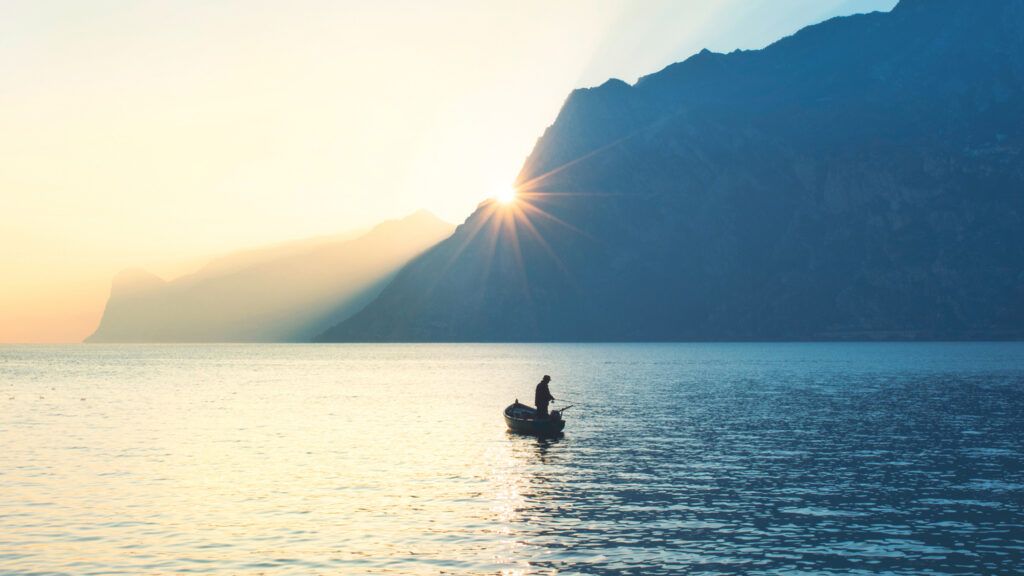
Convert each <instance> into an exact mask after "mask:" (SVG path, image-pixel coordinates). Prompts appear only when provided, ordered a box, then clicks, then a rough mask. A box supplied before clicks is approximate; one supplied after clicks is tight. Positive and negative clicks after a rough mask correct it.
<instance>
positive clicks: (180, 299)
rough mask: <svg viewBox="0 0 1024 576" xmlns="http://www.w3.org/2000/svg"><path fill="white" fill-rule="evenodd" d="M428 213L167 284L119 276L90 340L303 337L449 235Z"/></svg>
mask: <svg viewBox="0 0 1024 576" xmlns="http://www.w3.org/2000/svg"><path fill="white" fill-rule="evenodd" d="M452 228H453V226H452V225H450V224H448V223H446V222H442V221H441V220H438V219H437V218H436V217H435V216H433V215H431V214H430V213H428V212H418V213H416V214H413V215H412V216H409V217H407V218H404V219H402V220H395V221H389V222H384V223H382V224H380V225H378V226H377V227H375V228H373V229H372V230H370V231H369V232H366V233H364V234H363V235H361V236H358V237H356V238H350V237H349V235H340V236H332V237H325V238H314V239H311V240H303V241H298V242H291V243H287V244H283V245H279V246H274V247H270V248H264V249H258V250H248V251H244V252H239V253H236V254H233V255H230V256H227V257H224V258H219V259H216V260H214V261H212V262H210V263H209V264H208V265H207V266H205V267H203V268H202V269H201V270H200V271H199V272H197V273H195V274H191V275H188V276H183V277H181V278H178V279H176V280H173V281H170V282H165V281H163V280H161V279H160V278H157V277H156V276H153V275H152V274H148V273H146V272H144V271H141V270H129V271H126V272H122V273H121V274H119V275H118V276H117V277H116V278H115V279H114V282H113V287H112V289H111V294H110V299H109V300H108V302H107V307H106V309H105V310H104V313H103V318H102V319H101V321H100V325H99V328H97V329H96V332H95V333H93V334H92V336H90V337H89V338H88V339H87V341H88V342H251V341H264V342H278V341H303V340H309V339H310V338H312V337H313V336H315V335H316V334H319V333H320V332H322V331H323V330H325V329H326V328H328V327H329V326H331V325H333V324H334V323H336V322H338V321H339V320H342V319H344V318H346V317H347V316H349V315H351V314H352V313H353V312H355V311H356V310H358V309H359V308H361V307H362V306H364V305H366V303H367V302H368V301H369V300H371V299H372V298H373V297H374V296H375V295H376V294H377V293H378V292H379V291H380V290H381V288H383V286H384V285H385V284H386V283H387V281H388V280H389V279H390V278H391V276H393V275H394V273H395V272H396V271H397V270H398V269H399V268H401V267H402V265H404V264H405V263H407V262H409V260H410V259H412V258H413V257H415V256H416V255H418V254H420V253H421V252H423V251H424V250H426V249H427V248H429V247H430V246H432V245H434V244H436V243H437V242H439V241H441V240H443V239H444V238H445V237H446V236H448V235H450V234H451V232H452Z"/></svg>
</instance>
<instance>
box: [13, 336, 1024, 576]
mask: <svg viewBox="0 0 1024 576" xmlns="http://www.w3.org/2000/svg"><path fill="white" fill-rule="evenodd" d="M544 373H550V374H552V376H553V377H554V379H555V380H554V382H553V383H552V391H553V392H554V394H555V396H556V397H559V398H562V397H564V398H568V399H572V400H574V401H579V402H581V404H579V405H578V406H577V407H576V408H573V409H572V410H570V411H569V412H568V413H567V419H568V426H567V428H566V434H565V436H564V437H563V438H558V439H549V440H538V439H534V438H528V437H520V436H515V435H511V434H509V433H507V432H506V431H505V428H504V423H503V422H502V419H501V414H500V413H501V409H502V408H503V407H504V406H505V405H507V404H508V403H511V401H512V400H513V399H515V398H519V399H520V400H523V401H527V402H528V401H530V400H532V388H533V385H534V384H535V383H536V381H537V380H538V379H539V376H540V375H541V374H544ZM1022 392H1024V346H1022V345H1020V344H888V345H886V344H778V345H763V344H709V345H685V344H679V345H675V344H664V345H662V344H657V345H419V346H415V345H385V346H369V345H367V346H361V345H346V346H303V345H295V346H285V345H282V346H277V345H273V346H270V345H237V346H235V345H231V346H208V347H201V346H77V347H16V346H8V347H0V446H2V447H3V450H2V451H0V486H2V491H0V573H29V572H41V573H66V574H93V573H113V572H122V573H139V572H144V573H176V572H205V573H251V574H257V573H268V574H270V573H274V574H277V573H294V574H309V573H339V572H342V573H403V574H410V573H439V572H446V573H480V572H484V573H509V574H513V573H516V574H519V573H521V574H527V573H553V572H555V571H560V572H569V573H573V572H578V573H589V574H601V573H603V574H612V573H622V572H636V573H641V572H642V573H680V572H701V571H706V572H745V573H750V574H758V573H778V572H787V571H817V572H823V571H834V572H836V573H857V572H863V573H871V572H880V571H889V572H904V573H921V572H928V571H931V572H933V573H943V572H946V573H957V572H975V573H977V572H984V573H1013V572H1014V571H1015V570H1016V568H1017V567H1019V566H1020V565H1022V564H1024V511H1022V509H1021V505H1020V502H1021V501H1022V500H1024V434H1022V433H1021V429H1020V422H1022V421H1024V420H1022V417H1024V394H1022Z"/></svg>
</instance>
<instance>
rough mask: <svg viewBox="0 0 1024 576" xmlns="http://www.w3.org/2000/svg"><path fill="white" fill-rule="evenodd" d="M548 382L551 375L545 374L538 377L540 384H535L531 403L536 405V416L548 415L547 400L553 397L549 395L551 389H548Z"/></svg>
mask: <svg viewBox="0 0 1024 576" xmlns="http://www.w3.org/2000/svg"><path fill="white" fill-rule="evenodd" d="M548 382H551V376H548V375H546V374H545V375H544V377H543V378H541V379H540V384H537V391H536V392H534V395H533V403H534V404H536V405H537V418H547V417H548V402H551V401H552V400H554V399H555V397H554V396H552V395H551V390H548Z"/></svg>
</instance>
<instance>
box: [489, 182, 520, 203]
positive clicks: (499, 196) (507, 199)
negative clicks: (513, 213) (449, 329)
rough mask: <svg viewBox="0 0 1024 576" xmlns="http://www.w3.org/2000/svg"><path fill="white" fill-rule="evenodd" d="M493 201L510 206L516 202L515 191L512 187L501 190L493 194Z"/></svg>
mask: <svg viewBox="0 0 1024 576" xmlns="http://www.w3.org/2000/svg"><path fill="white" fill-rule="evenodd" d="M494 199H495V200H497V201H498V202H500V203H502V204H511V203H513V202H515V200H516V189H515V188H513V187H512V186H508V187H505V188H501V189H499V190H498V191H497V192H495V194H494Z"/></svg>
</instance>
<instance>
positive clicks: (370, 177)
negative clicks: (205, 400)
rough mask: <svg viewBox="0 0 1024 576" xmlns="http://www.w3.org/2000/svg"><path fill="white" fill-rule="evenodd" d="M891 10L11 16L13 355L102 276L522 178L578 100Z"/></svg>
mask: <svg viewBox="0 0 1024 576" xmlns="http://www.w3.org/2000/svg"><path fill="white" fill-rule="evenodd" d="M895 3H896V0H665V1H656V0H632V1H630V0H621V1H617V0H543V1H532V0H515V1H509V2H503V3H499V2H481V1H479V0H467V1H430V2H427V1H420V0H417V1H409V2H405V1H392V2H370V1H366V2H342V1H296V2H283V1H279V2H259V1H255V0H237V1H236V0H221V1H217V0H214V1H210V0H205V1H198V0H196V1H191V2H190V1H186V0H169V1H165V2H164V1H161V2H156V1H137V2H114V1H105V0H90V1H88V2H83V1H79V0H67V1H47V0H24V1H20V0H5V1H4V2H2V3H0V342H5V341H6V342H19V341H20V342H27V341H78V340H81V339H82V338H83V337H85V336H86V335H87V334H88V333H89V332H91V331H92V329H93V328H94V327H95V325H96V323H97V321H98V319H99V315H100V313H101V312H102V308H103V304H104V302H105V299H106V296H107V292H108V290H109V283H110V278H111V276H112V275H113V274H114V273H116V272H117V271H118V270H120V269H123V268H125V267H128V266H141V267H143V268H146V269H149V270H151V271H154V272H156V273H158V274H161V275H165V276H171V275H175V274H180V273H181V272H183V271H186V270H187V267H188V266H193V265H195V263H196V262H198V261H199V259H200V258H201V257H205V256H208V255H215V254H219V253H223V252H225V251H230V250H233V249H237V248H242V247H248V246H255V245H261V244H267V243H274V242H278V241H281V240H286V239H291V238H301V237H306V236H312V235H318V234H331V233H337V232H341V231H345V230H348V229H353V228H363V227H367V226H370V225H372V224H374V223H376V222H378V221H380V220H383V219H387V218H394V217H398V216H403V215H405V214H408V213H410V212H413V211H415V210H416V209H419V208H427V209H429V210H431V211H433V212H434V213H436V214H438V215H439V216H441V217H442V218H445V219H448V220H450V221H452V222H461V221H462V220H463V219H464V218H465V217H466V216H467V215H468V214H469V212H470V211H471V210H472V209H473V208H474V206H475V205H476V204H477V203H478V202H479V201H481V200H482V199H484V198H485V197H488V196H490V195H492V194H493V193H494V191H495V190H498V189H501V188H502V187H505V186H507V184H508V183H509V182H510V181H511V180H512V178H513V177H514V176H515V175H516V172H517V171H518V169H519V166H520V164H521V163H522V161H523V159H524V158H525V157H526V155H527V154H528V153H529V152H530V149H531V148H532V146H533V143H534V141H535V139H536V138H537V137H538V136H539V135H540V134H541V132H542V131H543V129H544V128H545V127H546V126H547V125H549V124H550V123H551V121H552V120H553V119H554V117H555V115H556V114H557V112H558V108H559V106H560V105H561V103H562V101H563V100H564V99H565V97H566V95H567V94H568V93H569V91H570V90H572V89H573V88H575V87H581V86H592V85H596V84H600V83H602V82H603V81H604V80H606V79H607V78H610V77H616V78H621V79H623V80H626V81H628V82H633V81H635V80H636V78H637V77H638V76H641V75H644V74H649V73H651V72H655V71H657V70H659V69H661V68H663V67H664V66H666V65H668V64H670V63H672V62H674V61H678V60H681V59H684V58H686V57H687V56H689V55H691V54H693V53H694V52H697V51H699V50H700V49H701V48H704V47H707V48H710V49H712V50H715V51H731V50H733V49H736V48H759V47H762V46H764V45H766V44H768V43H770V42H771V41H774V40H775V39H777V38H779V37H781V36H785V35H788V34H791V33H793V32H795V31H796V30H797V29H799V28H800V27H802V26H805V25H807V24H810V23H814V22H817V21H820V20H823V19H825V18H828V17H831V16H835V15H839V14H848V13H853V12H867V11H872V10H888V9H890V8H892V6H893V5H894V4H895Z"/></svg>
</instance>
